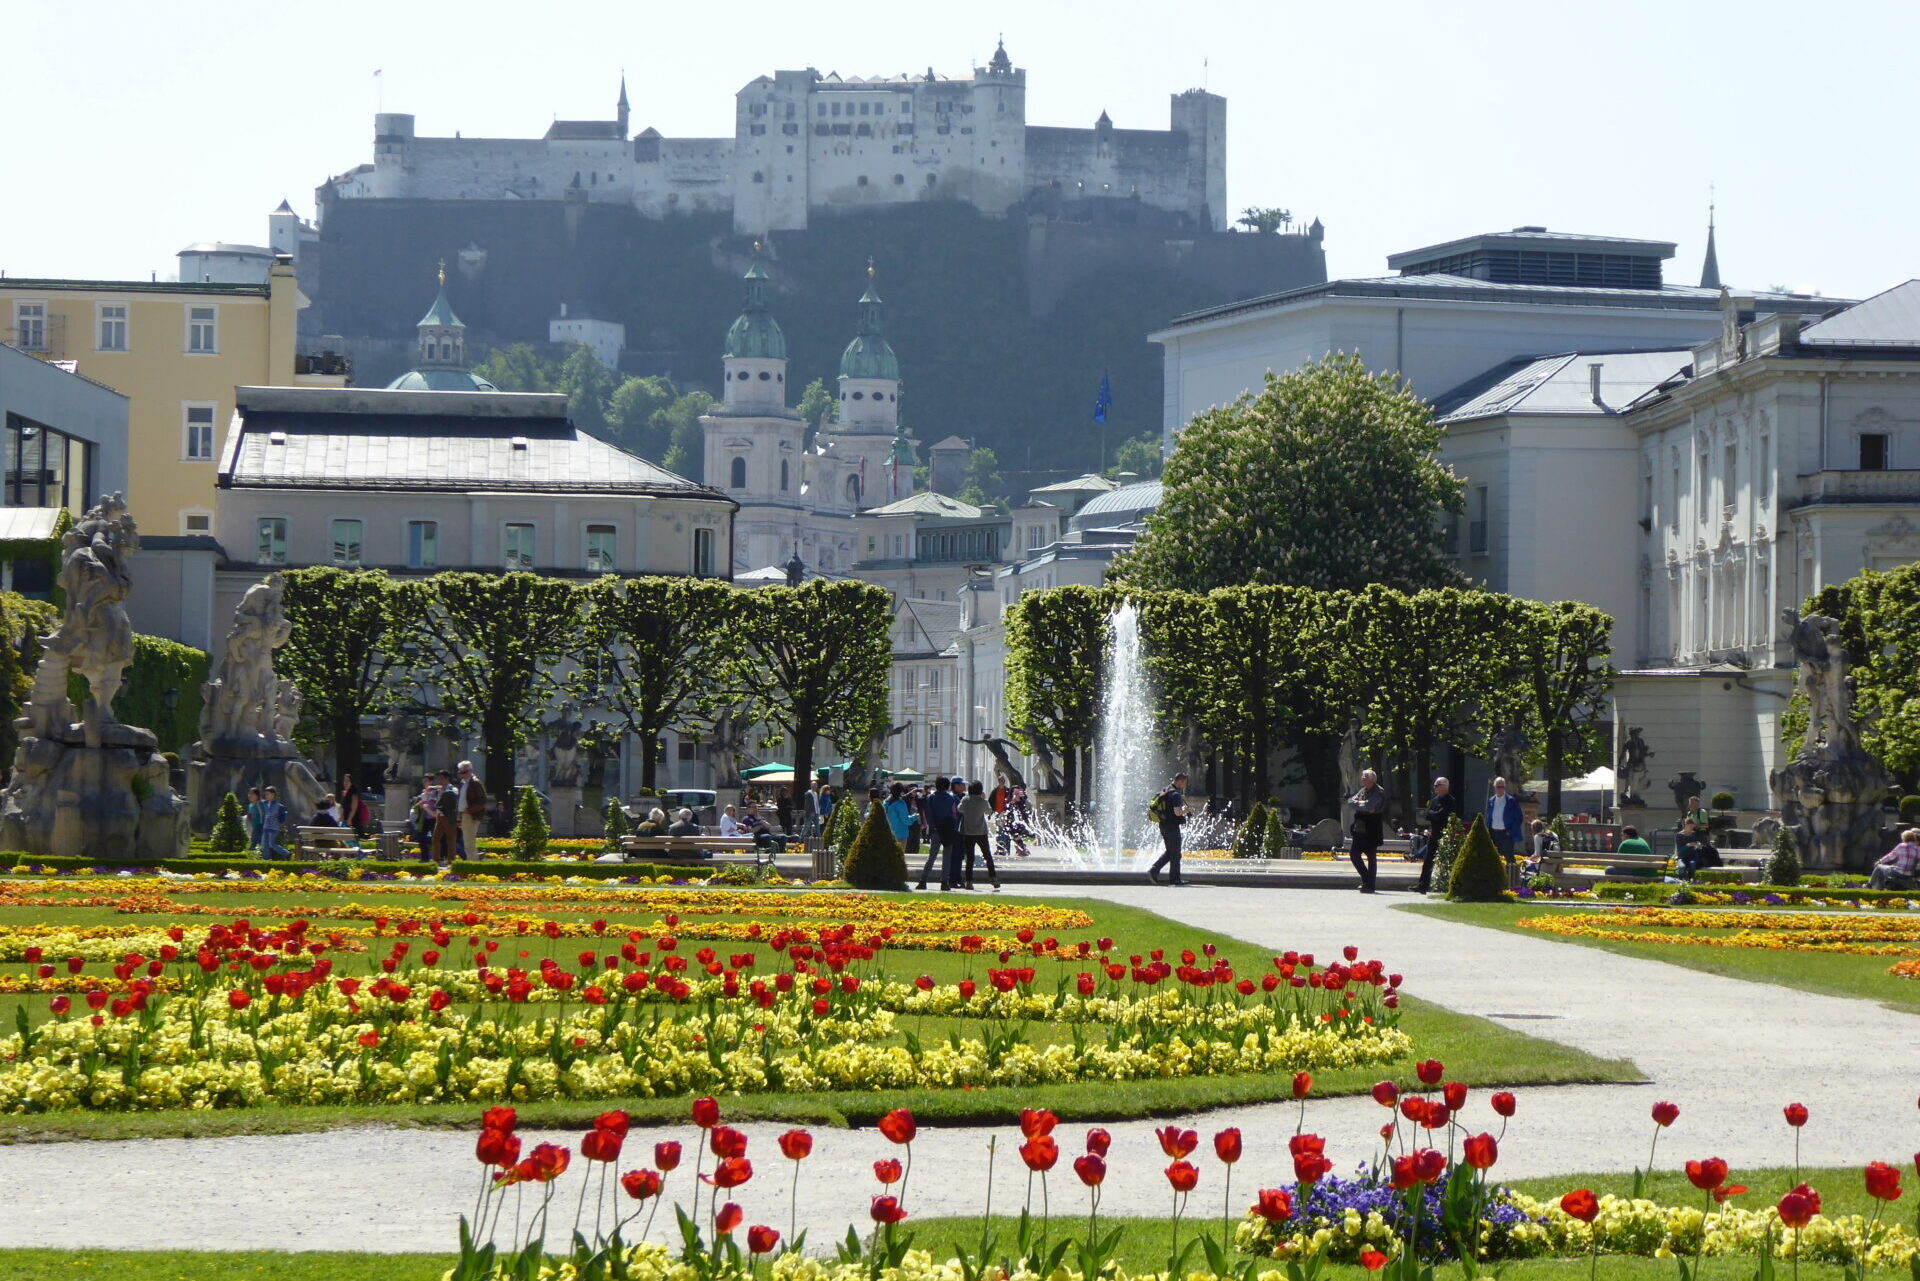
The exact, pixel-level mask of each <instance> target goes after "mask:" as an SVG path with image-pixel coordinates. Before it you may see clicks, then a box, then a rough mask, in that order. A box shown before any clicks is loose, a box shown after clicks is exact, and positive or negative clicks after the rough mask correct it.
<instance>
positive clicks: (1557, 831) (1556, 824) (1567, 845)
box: [1547, 814, 1573, 854]
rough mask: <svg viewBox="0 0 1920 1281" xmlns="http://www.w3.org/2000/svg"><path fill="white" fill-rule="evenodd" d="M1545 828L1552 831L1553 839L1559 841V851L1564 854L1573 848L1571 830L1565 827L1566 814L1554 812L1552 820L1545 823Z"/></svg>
mask: <svg viewBox="0 0 1920 1281" xmlns="http://www.w3.org/2000/svg"><path fill="white" fill-rule="evenodd" d="M1547 830H1548V831H1550V832H1552V833H1553V839H1554V840H1556V841H1558V842H1560V852H1561V853H1562V854H1565V853H1566V852H1567V851H1568V850H1570V849H1572V848H1573V832H1572V830H1571V829H1569V828H1568V827H1567V816H1566V815H1565V814H1555V815H1554V816H1553V821H1552V822H1551V823H1548V824H1547Z"/></svg>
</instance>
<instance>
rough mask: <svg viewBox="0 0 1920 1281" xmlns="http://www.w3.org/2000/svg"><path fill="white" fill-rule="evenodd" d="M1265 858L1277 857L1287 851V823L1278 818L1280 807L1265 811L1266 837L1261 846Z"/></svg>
mask: <svg viewBox="0 0 1920 1281" xmlns="http://www.w3.org/2000/svg"><path fill="white" fill-rule="evenodd" d="M1260 852H1261V854H1262V855H1263V856H1265V857H1267V858H1279V857H1280V856H1281V855H1283V854H1285V853H1286V852H1287V825H1286V824H1285V823H1284V822H1282V821H1281V819H1280V807H1279V806H1277V805H1276V806H1275V807H1274V808H1272V809H1270V810H1268V811H1267V839H1266V842H1265V844H1264V845H1263V847H1262V848H1261V851H1260Z"/></svg>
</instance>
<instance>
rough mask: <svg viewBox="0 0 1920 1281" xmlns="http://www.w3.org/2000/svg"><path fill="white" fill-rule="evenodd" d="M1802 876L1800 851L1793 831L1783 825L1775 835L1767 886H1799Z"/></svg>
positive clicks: (1769, 859) (1768, 865)
mask: <svg viewBox="0 0 1920 1281" xmlns="http://www.w3.org/2000/svg"><path fill="white" fill-rule="evenodd" d="M1800 875H1801V872H1800V851H1799V848H1798V847H1797V846H1796V845H1795V843H1794V839H1793V829H1792V828H1790V827H1788V826H1787V825H1786V824H1784V823H1782V824H1781V825H1780V830H1779V831H1777V832H1775V833H1774V834H1773V853H1772V855H1771V856H1770V857H1768V859H1767V884H1769V885H1798V884H1799V883H1800Z"/></svg>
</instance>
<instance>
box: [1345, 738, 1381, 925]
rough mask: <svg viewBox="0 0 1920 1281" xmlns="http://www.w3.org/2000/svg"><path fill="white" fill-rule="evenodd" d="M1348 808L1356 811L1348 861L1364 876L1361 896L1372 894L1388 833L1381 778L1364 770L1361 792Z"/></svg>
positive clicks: (1350, 800)
mask: <svg viewBox="0 0 1920 1281" xmlns="http://www.w3.org/2000/svg"><path fill="white" fill-rule="evenodd" d="M1347 804H1348V805H1351V806H1352V807H1353V826H1352V827H1351V828H1350V829H1349V834H1350V837H1351V843H1350V844H1349V845H1348V846H1347V857H1348V858H1349V859H1351V860H1353V870H1354V871H1356V872H1358V873H1359V874H1360V892H1361V893H1362V894H1372V893H1373V892H1374V891H1375V890H1376V888H1377V885H1378V881H1379V876H1380V842H1381V840H1382V839H1383V838H1384V837H1385V835H1386V829H1387V789H1386V788H1384V787H1382V786H1380V776H1379V775H1378V774H1376V773H1374V772H1373V771H1372V770H1370V769H1363V770H1361V771H1360V790H1359V791H1357V792H1355V793H1354V794H1353V795H1352V796H1349V797H1348V798H1347Z"/></svg>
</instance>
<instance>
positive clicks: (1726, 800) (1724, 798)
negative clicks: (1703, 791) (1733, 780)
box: [1713, 792, 1733, 810]
mask: <svg viewBox="0 0 1920 1281" xmlns="http://www.w3.org/2000/svg"><path fill="white" fill-rule="evenodd" d="M1713 808H1715V809H1717V810H1730V809H1732V808H1733V793H1732V792H1715V793H1714V794H1713Z"/></svg>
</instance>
